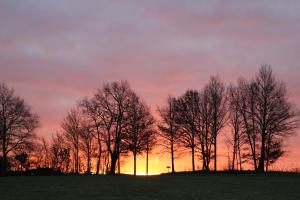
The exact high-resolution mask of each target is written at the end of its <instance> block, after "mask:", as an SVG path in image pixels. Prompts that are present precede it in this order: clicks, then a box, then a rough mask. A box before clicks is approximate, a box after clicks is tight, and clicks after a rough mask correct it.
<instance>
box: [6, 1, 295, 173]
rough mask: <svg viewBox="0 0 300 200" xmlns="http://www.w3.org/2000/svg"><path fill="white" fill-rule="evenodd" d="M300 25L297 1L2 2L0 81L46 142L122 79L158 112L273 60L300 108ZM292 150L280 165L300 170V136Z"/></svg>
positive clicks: (289, 143)
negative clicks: (217, 80)
mask: <svg viewBox="0 0 300 200" xmlns="http://www.w3.org/2000/svg"><path fill="white" fill-rule="evenodd" d="M299 21H300V1H297V0H269V1H266V0H252V1H241V0H236V1H233V0H226V1H224V0H223V1H221V0H219V1H218V0H210V1H204V0H203V1H200V0H193V1H188V0H186V1H182V0H172V1H171V0H169V1H168V0H161V1H157V0H151V1H148V0H136V1H127V0H107V1H105V0H103V1H100V0H98V1H96V0H85V1H84V0H81V1H79V0H69V1H67V0H48V1H46V0H22V1H19V0H1V1H0V27H1V28H0V82H5V83H7V84H8V85H9V86H10V87H14V88H15V90H16V92H17V93H18V94H20V95H21V96H22V97H24V98H25V99H26V101H27V102H28V103H29V104H30V105H31V106H32V108H33V110H34V111H35V112H37V113H38V114H39V115H40V119H41V127H40V129H39V131H38V134H40V135H44V136H46V137H48V136H50V135H51V134H52V133H53V132H55V131H56V130H59V123H60V121H61V119H62V118H63V117H64V116H65V114H66V112H67V111H68V110H69V109H70V108H72V107H73V106H74V105H75V104H76V101H77V100H79V99H80V98H82V97H83V96H90V95H92V94H93V92H94V91H95V90H96V89H97V88H99V87H101V85H102V84H103V83H104V82H109V81H115V80H125V79H126V80H128V81H129V83H130V84H131V86H132V88H133V89H134V90H135V91H136V92H137V93H139V94H140V95H141V96H142V97H143V98H144V99H145V100H146V102H147V103H148V104H149V105H150V106H151V108H152V110H153V112H154V111H155V110H156V106H157V105H161V104H163V103H164V102H165V100H166V98H167V95H168V94H171V95H175V96H176V95H180V94H182V93H183V92H184V91H185V90H186V89H187V88H193V89H201V88H202V87H203V85H204V84H205V83H206V82H207V81H208V79H209V77H210V76H211V75H217V74H218V75H219V76H220V77H221V78H222V79H223V81H224V82H226V83H227V84H228V83H230V82H233V83H234V82H236V80H237V79H238V77H241V76H242V77H245V78H248V79H250V78H251V77H253V76H254V75H255V73H256V71H257V70H258V68H259V66H260V65H261V64H264V63H268V64H271V65H272V66H273V70H274V72H275V74H276V76H277V77H278V79H280V80H283V81H284V82H286V84H287V86H288V90H289V95H290V99H291V101H292V102H294V103H295V104H297V105H298V107H299V108H300V89H299V85H300V76H299V75H300V61H299V58H300V57H299V56H300V54H299V53H300V34H299V33H300V23H299ZM286 144H287V149H288V150H289V151H290V152H289V153H288V156H287V158H284V159H283V161H282V162H281V166H283V165H285V166H288V167H297V166H298V167H300V150H299V146H300V136H297V137H295V139H293V140H287V141H286ZM295 157H298V158H297V159H296V158H295ZM286 161H288V162H286ZM287 163H288V164H287ZM183 168H184V167H183ZM184 169H185V168H184Z"/></svg>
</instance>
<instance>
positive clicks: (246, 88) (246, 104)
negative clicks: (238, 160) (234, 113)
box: [236, 79, 259, 170]
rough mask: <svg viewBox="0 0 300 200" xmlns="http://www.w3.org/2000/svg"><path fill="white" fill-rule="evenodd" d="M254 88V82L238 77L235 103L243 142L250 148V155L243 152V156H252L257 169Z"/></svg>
mask: <svg viewBox="0 0 300 200" xmlns="http://www.w3.org/2000/svg"><path fill="white" fill-rule="evenodd" d="M255 88H256V86H255V82H253V81H251V82H248V81H246V80H243V79H239V81H238V86H237V92H238V94H239V101H237V102H236V103H237V105H238V106H237V108H238V110H239V113H240V115H241V117H242V132H243V134H244V135H245V142H244V143H245V144H247V145H248V147H249V149H250V154H249V155H250V156H249V155H248V154H245V156H247V157H248V158H249V157H250V158H252V161H253V167H254V170H257V158H258V156H259V155H258V153H257V147H258V146H259V141H258V139H259V131H258V124H257V120H256V119H255V112H256V111H255V110H256V101H257V94H256V92H257V91H256V89H255Z"/></svg>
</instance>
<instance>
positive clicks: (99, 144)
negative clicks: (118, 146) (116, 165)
mask: <svg viewBox="0 0 300 200" xmlns="http://www.w3.org/2000/svg"><path fill="white" fill-rule="evenodd" d="M97 139H98V147H99V149H98V151H99V152H98V160H97V169H96V174H97V175H98V174H99V172H100V164H101V154H102V148H101V141H100V135H99V133H98V138H97Z"/></svg>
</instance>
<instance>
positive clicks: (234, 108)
mask: <svg viewBox="0 0 300 200" xmlns="http://www.w3.org/2000/svg"><path fill="white" fill-rule="evenodd" d="M240 95H241V94H240V91H239V89H238V88H237V87H234V86H233V85H230V86H229V87H228V99H229V102H228V104H229V106H228V110H229V126H230V127H231V129H232V133H233V134H232V135H233V140H231V141H230V143H231V145H232V147H233V148H232V149H233V155H232V163H231V170H234V169H238V168H240V170H242V163H243V161H242V155H241V151H242V145H243V141H244V140H243V137H244V134H243V131H242V123H243V120H242V116H241V114H240V112H239V104H240V101H241V97H240Z"/></svg>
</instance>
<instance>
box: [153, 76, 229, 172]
mask: <svg viewBox="0 0 300 200" xmlns="http://www.w3.org/2000/svg"><path fill="white" fill-rule="evenodd" d="M159 113H160V116H161V119H162V120H161V123H160V124H159V125H158V127H159V129H160V131H161V132H160V135H161V138H162V139H163V140H164V141H166V142H167V143H169V144H170V145H169V146H167V148H168V149H169V150H170V152H171V163H172V172H173V173H174V172H175V167H174V151H175V148H178V147H183V148H187V149H189V150H190V152H191V156H192V171H195V156H196V152H198V153H199V157H200V159H201V160H202V170H206V171H207V170H210V161H211V159H212V158H213V159H214V170H215V171H216V170H217V154H216V153H215V152H217V144H218V143H217V138H218V135H219V133H220V131H221V129H222V128H223V127H224V126H225V123H226V113H227V97H226V91H225V86H224V84H223V83H222V82H221V81H220V79H219V78H218V77H212V78H211V79H210V82H209V83H208V84H207V85H206V86H205V87H204V89H203V90H202V91H197V90H188V91H186V92H185V93H184V94H183V95H182V96H180V97H178V98H174V97H169V99H168V103H167V105H166V106H165V107H163V108H160V109H159Z"/></svg>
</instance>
